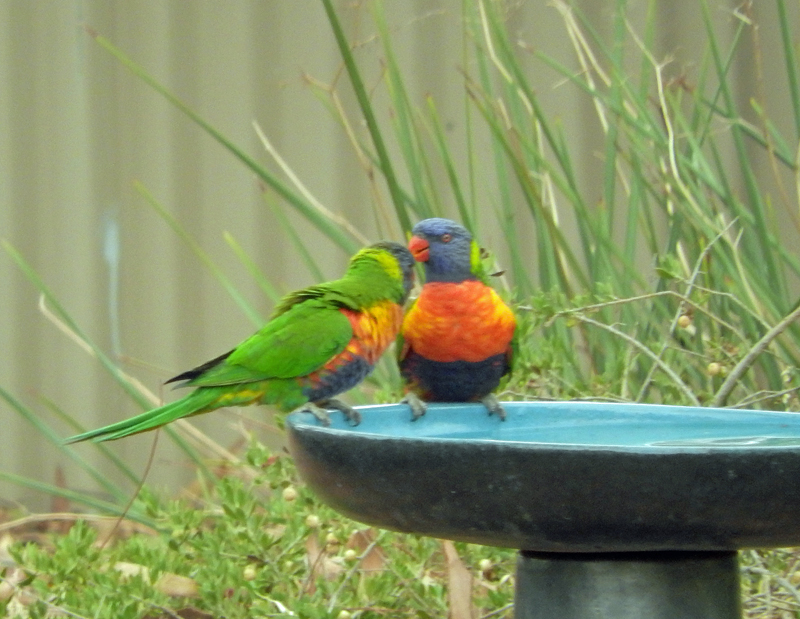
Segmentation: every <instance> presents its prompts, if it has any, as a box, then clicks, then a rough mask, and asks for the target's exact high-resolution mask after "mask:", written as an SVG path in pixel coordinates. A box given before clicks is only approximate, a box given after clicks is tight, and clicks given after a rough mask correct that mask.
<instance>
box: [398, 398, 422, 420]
mask: <svg viewBox="0 0 800 619" xmlns="http://www.w3.org/2000/svg"><path fill="white" fill-rule="evenodd" d="M400 404H408V406H409V408H410V409H411V421H416V420H417V419H419V418H420V417H422V416H423V415H424V414H425V411H427V410H428V405H427V404H425V402H423V401H422V400H421V399H420V398H419V396H418V395H417V394H416V393H414V392H413V391H409V392H408V393H407V394H406V397H404V398H403V399H402V400H400Z"/></svg>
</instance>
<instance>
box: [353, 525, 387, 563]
mask: <svg viewBox="0 0 800 619" xmlns="http://www.w3.org/2000/svg"><path fill="white" fill-rule="evenodd" d="M377 536H378V533H377V531H376V530H375V529H373V528H372V527H370V528H369V529H361V530H359V531H353V533H352V534H351V535H350V537H349V538H348V540H347V543H346V544H345V548H352V549H353V550H355V551H356V552H358V554H359V555H361V554H363V553H364V551H365V550H366V549H367V548H369V547H370V545H371V544H372V543H373V542H374V541H375V539H376V538H377ZM385 565H386V553H385V552H384V551H383V549H382V548H381V547H380V546H378V545H375V546H372V549H371V550H370V551H369V552H368V553H367V554H366V556H365V557H364V558H363V559H362V560H361V569H362V570H363V571H365V572H377V571H379V570H382V569H384V567H385Z"/></svg>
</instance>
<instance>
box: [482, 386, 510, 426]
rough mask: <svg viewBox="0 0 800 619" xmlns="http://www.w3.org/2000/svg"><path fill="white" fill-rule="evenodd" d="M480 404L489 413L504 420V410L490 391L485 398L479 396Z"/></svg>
mask: <svg viewBox="0 0 800 619" xmlns="http://www.w3.org/2000/svg"><path fill="white" fill-rule="evenodd" d="M481 404H483V405H484V406H485V407H486V410H488V411H489V414H490V415H497V416H498V417H499V418H500V421H505V420H506V411H505V409H504V408H503V406H502V404H500V401H499V400H498V399H497V398H496V397H495V396H494V394H492V393H490V394H489V395H487V396H486V397H485V398H481Z"/></svg>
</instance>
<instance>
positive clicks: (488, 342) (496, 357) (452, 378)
mask: <svg viewBox="0 0 800 619" xmlns="http://www.w3.org/2000/svg"><path fill="white" fill-rule="evenodd" d="M411 233H412V237H411V240H410V241H409V244H408V248H409V250H410V251H411V253H412V254H413V255H414V258H415V259H416V260H418V261H419V262H422V263H424V265H425V284H424V285H423V286H422V291H421V292H420V295H419V297H418V298H417V299H416V301H414V303H413V304H412V306H411V307H410V308H409V310H408V312H407V313H406V315H405V318H404V319H403V326H402V328H401V331H400V338H399V346H398V361H399V363H400V372H401V374H402V376H403V378H404V380H405V381H406V386H407V389H408V394H407V395H406V397H405V399H404V401H405V402H407V403H408V404H409V405H410V406H411V410H412V412H413V415H414V419H416V418H418V417H420V416H422V415H424V414H425V408H426V407H425V404H424V400H427V401H431V402H478V401H480V402H483V403H484V405H485V406H486V408H487V409H488V410H489V413H490V414H492V413H494V414H496V415H497V416H498V417H500V419H505V411H504V410H503V407H502V406H501V405H500V403H499V402H498V401H497V398H495V397H494V395H492V391H493V390H494V389H495V388H496V387H497V385H498V384H499V383H500V379H501V378H502V377H503V376H504V375H505V374H507V373H508V372H509V371H510V370H511V362H512V358H513V354H512V349H513V346H514V345H515V342H514V333H515V330H516V319H515V318H514V314H513V312H512V311H511V309H509V307H508V306H507V305H506V304H505V303H504V302H503V300H502V299H501V298H500V297H499V296H498V295H497V293H496V292H495V291H494V290H492V288H491V287H490V286H489V285H488V281H487V279H488V278H487V276H486V273H485V272H484V269H483V266H482V264H481V261H480V248H479V247H478V245H477V243H475V242H474V241H473V240H472V235H470V233H469V232H468V231H467V229H466V228H464V227H463V226H460V225H458V224H457V223H455V222H454V221H450V220H449V219H442V218H439V217H435V218H432V219H425V220H423V221H421V222H419V223H418V224H417V225H416V226H414V229H413V230H412V231H411Z"/></svg>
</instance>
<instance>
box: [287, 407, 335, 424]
mask: <svg viewBox="0 0 800 619" xmlns="http://www.w3.org/2000/svg"><path fill="white" fill-rule="evenodd" d="M295 412H298V413H311V414H312V415H314V417H316V418H317V421H319V422H320V423H321V424H322V425H323V426H325V427H326V428H327V427H328V426H329V425H331V418H330V417H329V416H328V412H327V411H326V410H324V409H322V408H320V407H319V406H317V405H316V404H314V402H306V403H305V404H303V405H302V406H300V407H299V408H297V409H295Z"/></svg>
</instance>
